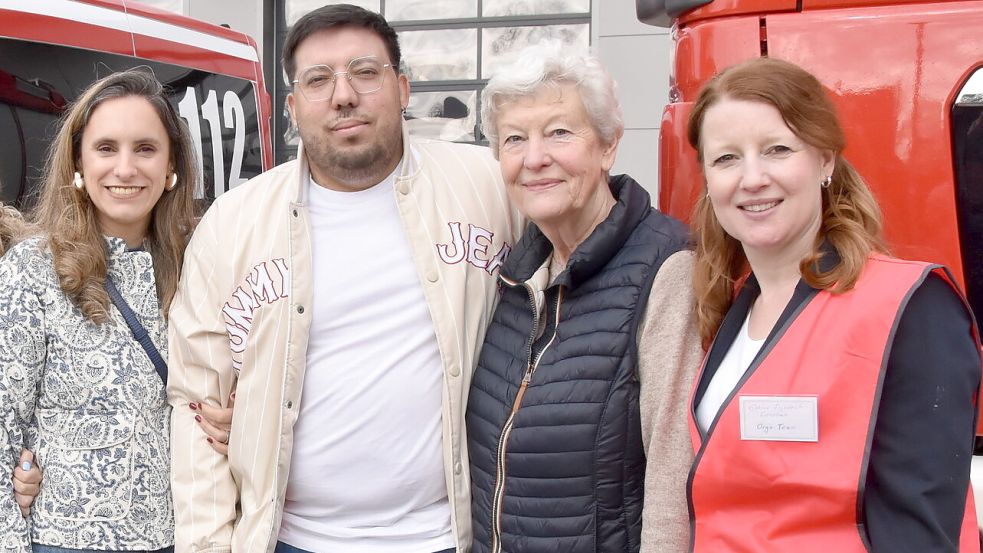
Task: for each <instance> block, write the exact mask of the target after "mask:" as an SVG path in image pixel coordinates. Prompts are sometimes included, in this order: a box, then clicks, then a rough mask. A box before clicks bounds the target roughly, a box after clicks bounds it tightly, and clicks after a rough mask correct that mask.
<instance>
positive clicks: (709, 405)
mask: <svg viewBox="0 0 983 553" xmlns="http://www.w3.org/2000/svg"><path fill="white" fill-rule="evenodd" d="M750 320H751V312H750V311H748V315H747V317H745V319H744V324H743V325H741V330H740V332H738V333H737V337H736V338H735V339H734V342H733V343H732V344H731V345H730V349H728V350H727V354H726V355H725V356H724V359H723V361H721V362H720V366H719V367H717V372H715V373H713V378H711V379H710V384H708V385H707V389H706V392H704V393H703V398H702V399H701V400H700V404H699V405H697V406H696V422H697V424H699V425H700V429H701V430H703V431H704V432H706V431H707V429H708V428H710V425H711V424H712V423H713V419H714V418H715V417H716V416H717V412H718V411H720V407H721V406H722V405H723V404H724V401H726V400H727V396H729V395H730V393H731V392H733V391H734V387H735V386H737V383H738V382H740V380H741V377H743V376H744V373H745V372H747V370H748V367H750V366H751V362H752V361H754V356H756V355H758V351H760V350H761V346H762V345H764V343H765V339H764V338H762V339H761V340H752V339H751V336H750V335H749V334H748V324H749V321H750Z"/></svg>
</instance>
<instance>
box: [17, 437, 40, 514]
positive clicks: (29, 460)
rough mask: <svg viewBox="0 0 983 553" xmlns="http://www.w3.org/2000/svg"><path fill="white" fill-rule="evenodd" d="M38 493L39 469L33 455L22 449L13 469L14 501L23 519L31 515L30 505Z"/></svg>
mask: <svg viewBox="0 0 983 553" xmlns="http://www.w3.org/2000/svg"><path fill="white" fill-rule="evenodd" d="M40 492H41V469H39V468H38V465H37V463H35V462H34V454H33V453H31V452H30V451H28V450H26V449H24V450H22V451H21V452H20V459H19V460H18V461H17V466H16V467H14V499H16V500H17V505H18V506H19V507H20V512H21V514H22V515H24V518H27V516H28V515H30V514H31V505H33V504H34V499H35V498H36V497H37V496H38V493H40Z"/></svg>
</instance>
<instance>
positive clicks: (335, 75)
mask: <svg viewBox="0 0 983 553" xmlns="http://www.w3.org/2000/svg"><path fill="white" fill-rule="evenodd" d="M366 59H372V60H375V61H379V56H376V55H368V56H359V57H357V58H352V59H351V60H350V61H349V62H348V64H347V65H345V67H346V68H348V70H347V71H335V70H334V68H333V67H331V66H330V65H328V64H325V63H318V64H315V65H308V66H307V67H304V68H303V69H300V70H298V71H297V74H298V75H302V74H304V73H305V72H306V71H308V70H310V69H313V68H315V67H325V68H327V69H328V70H330V71H331V86H332V89H331V94H328V95H327V96H325V97H324V98H321V99H318V100H312V99H310V98H308V96H307V93H306V92H304V89H303V87H298V88H299V89H300V93H301V94H303V95H304V98H307V101H308V102H327V101H328V100H330V99H331V98H332V97H334V93H335V90H336V89H337V88H338V76H339V75H344V76H345V79H347V80H348V86H350V87H351V88H352V90H353V91H354V92H355V94H358V95H362V94H375V93H376V92H379V91H380V90H382V88H383V87H384V86H386V73H383V74H382V82H380V83H379V88H376V89H375V90H370V91H368V92H359V91H358V90H355V87H354V86H352V74H351V71H352V70H351V67H352V64H353V63H355V62H357V61H360V60H366ZM381 65H382V70H383V71H385V70H386V69H392V70H393V71H396V68H395V67H394V66H393V64H391V63H383V64H381ZM299 83H300V79H294V80H292V81H290V84H291V85H293V86H295V87H296V85H297V84H299Z"/></svg>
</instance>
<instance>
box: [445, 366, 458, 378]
mask: <svg viewBox="0 0 983 553" xmlns="http://www.w3.org/2000/svg"><path fill="white" fill-rule="evenodd" d="M447 372H449V373H451V376H457V375H459V374H461V368H460V367H458V366H457V365H451V366H450V368H448V369H447Z"/></svg>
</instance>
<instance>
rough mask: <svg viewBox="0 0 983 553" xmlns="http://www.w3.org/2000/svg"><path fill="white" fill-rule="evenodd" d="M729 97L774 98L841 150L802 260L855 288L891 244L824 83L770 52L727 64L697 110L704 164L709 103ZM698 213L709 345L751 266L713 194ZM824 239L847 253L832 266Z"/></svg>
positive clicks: (808, 272)
mask: <svg viewBox="0 0 983 553" xmlns="http://www.w3.org/2000/svg"><path fill="white" fill-rule="evenodd" d="M725 98H726V99H733V100H745V101H752V102H763V103H766V104H768V105H771V106H773V107H774V108H775V109H777V110H778V112H779V113H780V114H781V115H782V119H783V120H784V121H785V124H786V125H788V128H789V129H791V130H792V131H793V132H794V133H795V134H796V135H797V136H798V137H799V138H800V139H802V140H803V141H804V142H806V143H807V144H809V145H811V146H813V147H815V148H818V149H820V150H828V151H832V152H834V153H835V154H836V160H835V167H834V169H833V174H832V182H831V183H830V185H829V187H828V188H823V189H822V209H823V213H822V222H821V225H820V229H819V232H818V234H817V236H816V240H815V244H814V246H813V250H812V253H810V254H809V255H807V256H806V257H805V258H804V259H802V261H801V262H800V263H799V272H800V273H801V274H802V278H803V279H805V281H806V282H807V283H808V284H809V285H810V286H812V287H814V288H817V289H822V290H829V291H830V292H833V293H843V292H846V291H848V290H850V289H851V288H853V286H854V284H856V282H857V279H858V278H859V277H860V273H861V271H862V270H863V267H864V264H865V263H866V260H867V258H868V256H869V255H870V254H871V253H872V252H883V253H886V252H887V248H886V246H885V244H884V239H883V235H882V230H881V212H880V208H879V207H878V205H877V201H876V200H875V199H874V196H873V195H872V194H871V192H870V189H869V188H868V187H867V184H866V183H865V182H864V180H863V178H862V177H861V176H860V175H859V174H858V173H857V171H856V170H855V169H854V168H853V167H852V166H851V165H850V164H849V163H848V162H847V161H846V159H844V158H843V148H844V147H845V145H846V138H845V136H844V134H843V128H842V127H841V126H840V122H839V120H838V118H837V116H836V109H835V108H834V106H833V103H832V101H831V100H830V99H829V97H828V96H827V95H826V92H825V90H823V86H822V84H820V83H819V80H818V79H816V78H815V77H814V76H813V75H812V74H810V73H809V72H807V71H806V70H804V69H802V68H801V67H798V66H797V65H795V64H792V63H789V62H787V61H782V60H777V59H771V58H755V59H752V60H748V61H745V62H742V63H739V64H737V65H734V66H732V67H730V68H728V69H726V70H724V71H723V72H721V73H720V74H719V75H717V76H716V77H714V78H713V79H711V80H710V81H709V82H708V83H707V84H706V85H704V87H703V89H702V90H701V91H700V95H699V97H698V98H697V100H696V103H695V104H694V106H693V111H692V112H691V113H690V118H689V122H688V128H687V138H688V139H689V143H690V145H692V146H693V148H695V149H696V151H697V154H698V156H699V159H700V162H701V164H702V162H703V152H702V149H701V147H700V146H701V138H702V137H701V132H702V130H703V118H704V117H705V116H706V112H707V109H709V108H710V107H711V106H713V105H714V104H716V103H718V102H720V101H721V100H723V99H725ZM816 185H817V186H818V185H819V183H817V184H816ZM692 221H693V226H694V227H695V232H696V235H697V246H696V267H695V269H694V275H693V281H694V282H693V286H694V290H695V293H696V310H697V321H698V324H699V329H700V337H701V339H702V340H703V345H704V347H708V346H709V344H710V341H711V340H713V337H714V336H715V335H716V333H717V330H718V329H719V328H720V323H721V321H723V318H724V315H725V314H726V313H727V310H728V309H729V308H730V306H731V303H732V302H733V300H734V294H735V291H736V290H735V284H736V283H737V282H738V281H739V279H741V277H743V276H744V275H746V274H747V273H748V270H749V266H748V261H747V257H745V255H744V250H743V248H742V247H741V243H740V242H739V241H738V240H736V239H735V238H733V237H732V236H730V235H728V234H727V232H726V231H724V229H723V227H721V226H720V223H719V221H717V217H716V214H715V213H714V212H713V207H712V205H711V203H710V200H709V198H707V197H706V196H703V197H701V198H700V200H699V201H697V203H696V206H695V208H694V212H693V218H692ZM823 242H828V243H829V244H830V245H832V247H833V248H834V249H835V250H836V252H837V254H838V255H839V256H840V262H839V263H838V264H837V265H835V266H834V267H833V268H832V269H830V270H828V271H825V272H823V271H820V269H819V265H818V263H817V262H818V260H819V258H820V257H821V255H822V252H821V251H820V247H821V245H822V244H823Z"/></svg>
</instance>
